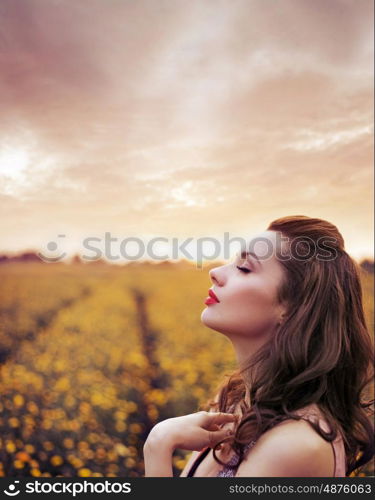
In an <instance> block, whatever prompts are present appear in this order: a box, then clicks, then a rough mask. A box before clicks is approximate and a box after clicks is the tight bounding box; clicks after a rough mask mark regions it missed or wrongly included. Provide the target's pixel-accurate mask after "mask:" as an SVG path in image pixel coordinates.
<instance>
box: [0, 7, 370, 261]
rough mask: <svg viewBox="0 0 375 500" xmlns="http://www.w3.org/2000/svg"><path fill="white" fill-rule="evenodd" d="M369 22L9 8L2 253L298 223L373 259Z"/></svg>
mask: <svg viewBox="0 0 375 500" xmlns="http://www.w3.org/2000/svg"><path fill="white" fill-rule="evenodd" d="M372 11H373V1H372V0H329V1H327V0H314V1H311V0H266V1H265V0H189V1H188V2H187V1H186V0H157V1H156V0H137V1H136V0H81V1H80V2H77V1H76V0H17V1H14V0H1V2H0V213H1V218H0V232H1V240H0V251H1V252H15V251H20V250H23V249H29V248H35V249H39V250H41V251H43V252H44V253H45V254H47V253H48V252H49V250H48V248H47V245H48V244H50V243H51V242H57V243H58V248H57V250H56V252H57V253H59V252H60V250H62V249H65V250H66V251H67V253H68V254H69V252H70V253H71V252H73V251H75V250H77V251H79V250H80V249H81V248H82V242H83V241H84V239H85V238H88V237H89V238H91V237H97V238H99V239H100V241H101V244H102V242H103V235H104V234H105V233H106V232H107V233H109V234H110V235H111V236H112V237H116V238H117V239H118V240H119V241H121V240H123V239H126V238H130V237H136V238H141V239H144V240H145V241H146V240H147V239H150V238H152V237H164V238H167V239H171V238H180V239H181V238H185V237H194V238H198V237H216V238H218V237H220V236H221V235H223V233H224V232H229V233H230V234H231V235H233V236H234V235H239V236H242V237H245V238H246V237H247V236H248V235H249V236H251V235H253V234H255V233H257V232H259V231H263V230H265V229H266V227H267V226H268V224H269V223H270V222H271V221H272V220H274V219H276V218H278V217H282V216H285V215H295V214H302V215H308V216H311V217H319V218H323V219H325V220H328V221H330V222H332V223H333V224H335V225H336V226H337V227H338V228H339V230H340V232H341V233H342V235H343V237H344V239H345V242H346V250H347V251H348V252H349V253H350V254H352V255H353V256H354V257H355V258H358V259H359V258H363V257H367V256H369V257H373V254H374V250H373V240H374V227H373V226H374V218H373V210H374V192H373V184H374V172H373V111H372V110H373V26H372V24H373V23H372V19H373V12H372ZM59 235H60V236H59ZM61 235H62V236H61ZM59 238H60V240H59ZM51 248H52V247H51ZM51 255H52V254H51Z"/></svg>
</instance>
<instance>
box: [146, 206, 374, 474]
mask: <svg viewBox="0 0 375 500" xmlns="http://www.w3.org/2000/svg"><path fill="white" fill-rule="evenodd" d="M209 275H210V279H211V281H212V287H211V288H210V290H209V296H208V297H207V299H206V301H205V303H206V308H205V309H204V310H203V312H202V315H201V320H202V322H203V324H204V325H206V326H207V327H209V328H211V329H212V330H215V331H217V332H220V333H222V334H223V335H225V336H226V337H227V338H228V339H229V340H230V341H231V343H232V345H233V348H234V351H235V355H236V359H237V363H238V369H237V370H235V372H234V373H233V374H231V376H230V377H229V379H228V380H225V382H223V383H222V385H221V387H220V388H219V391H218V394H217V395H216V397H215V400H214V401H212V400H211V401H210V402H208V403H207V405H206V408H207V410H209V411H204V412H197V413H195V414H191V415H185V416H182V417H176V418H171V419H167V420H165V421H162V422H160V423H159V424H157V425H156V426H155V427H154V428H153V429H152V431H151V433H150V434H149V436H148V438H147V441H146V443H145V446H144V458H145V475H146V476H172V475H173V473H172V466H171V460H172V455H173V451H174V449H176V448H182V449H188V450H193V453H192V454H191V456H190V458H189V460H188V462H187V464H186V466H185V468H184V470H183V471H182V473H181V476H182V477H185V476H188V477H191V476H201V477H225V476H246V477H262V476H263V477H270V476H279V477H280V476H286V477H297V476H301V477H304V476H305V477H306V476H312V477H330V476H336V477H338V476H342V477H345V476H348V475H350V473H351V472H352V471H354V470H355V469H357V468H358V467H360V466H362V465H364V464H366V463H367V462H368V461H369V460H371V458H372V457H373V455H374V444H373V434H374V429H373V425H372V424H371V423H370V419H369V416H370V415H371V414H373V412H371V406H372V405H373V400H372V401H370V402H365V400H366V398H368V394H367V391H368V388H369V382H370V381H371V380H372V379H373V363H372V360H373V344H372V341H371V337H370V334H369V331H368V329H367V326H366V321H365V316H364V310H363V303H362V289H361V283H360V276H359V268H358V265H357V264H356V262H355V261H354V260H353V259H352V258H351V257H350V256H349V255H348V254H347V253H346V251H345V249H344V240H343V237H342V235H341V234H340V232H339V230H338V229H337V228H336V227H335V226H334V225H333V224H331V223H329V222H327V221H325V220H322V219H318V218H310V217H306V216H302V215H295V216H287V217H282V218H279V219H277V220H274V221H273V222H272V223H271V224H269V226H268V227H267V230H266V231H264V232H262V233H259V234H256V235H254V236H253V237H252V238H251V240H249V242H248V243H247V245H246V249H245V250H243V251H242V252H239V254H238V255H237V257H236V259H235V260H234V261H232V262H229V263H228V264H225V265H223V266H220V267H216V268H214V269H211V270H210V271H209ZM227 431H229V435H226V432H227Z"/></svg>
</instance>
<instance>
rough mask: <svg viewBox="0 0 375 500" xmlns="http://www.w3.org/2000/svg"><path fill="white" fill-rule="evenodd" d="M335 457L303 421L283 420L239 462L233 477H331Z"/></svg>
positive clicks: (320, 438)
mask: <svg viewBox="0 0 375 500" xmlns="http://www.w3.org/2000/svg"><path fill="white" fill-rule="evenodd" d="M333 474H334V455H333V449H332V445H331V443H329V442H327V441H325V439H323V438H322V437H321V436H320V435H319V434H318V433H317V432H316V431H315V430H314V429H313V428H312V427H311V426H310V425H309V423H308V422H305V421H304V420H298V421H296V420H285V421H284V422H281V423H280V424H278V425H276V426H275V427H273V428H272V429H270V430H268V431H267V432H265V433H264V434H263V435H262V436H261V437H260V438H259V439H258V441H257V442H256V444H255V445H254V446H253V448H251V450H250V452H249V453H248V455H247V457H246V458H245V459H244V460H243V461H242V462H241V464H240V465H239V467H238V469H237V474H236V476H243V477H332V476H333Z"/></svg>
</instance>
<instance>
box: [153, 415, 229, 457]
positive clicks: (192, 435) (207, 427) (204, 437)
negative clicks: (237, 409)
mask: <svg viewBox="0 0 375 500" xmlns="http://www.w3.org/2000/svg"><path fill="white" fill-rule="evenodd" d="M237 418H238V416H237V415H233V414H231V413H223V412H216V413H212V412H207V411H199V412H197V413H192V414H190V415H183V416H182V417H174V418H168V419H166V420H163V421H162V422H159V423H158V424H157V425H155V427H154V428H153V429H152V431H151V432H150V434H149V437H148V438H147V440H149V439H150V440H151V441H154V442H156V443H169V445H170V447H171V448H172V449H175V448H182V449H184V450H195V451H201V450H202V449H203V448H206V447H207V446H209V447H211V448H213V447H214V446H215V444H216V443H218V442H219V441H222V440H223V439H224V438H225V437H228V436H229V435H233V431H232V427H233V425H230V428H228V424H233V423H234V422H236V421H237ZM225 425H226V426H227V427H226V428H225V429H223V428H222V427H223V426H225Z"/></svg>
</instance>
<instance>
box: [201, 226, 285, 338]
mask: <svg viewBox="0 0 375 500" xmlns="http://www.w3.org/2000/svg"><path fill="white" fill-rule="evenodd" d="M276 235H277V233H276V232H275V231H265V232H262V233H259V234H257V235H256V236H254V237H253V238H252V239H251V240H250V241H249V242H248V245H247V247H246V250H247V251H249V250H250V251H251V252H253V253H255V254H256V255H257V256H258V257H259V260H257V259H256V258H255V257H253V256H252V255H248V256H243V257H241V254H240V252H239V255H237V257H236V258H235V260H234V261H233V262H230V263H229V264H226V265H223V266H220V267H215V268H214V269H211V270H210V271H209V275H210V278H211V281H212V283H213V286H212V287H211V290H212V291H213V292H214V294H215V295H216V297H217V298H218V300H219V302H216V301H214V300H211V301H208V302H211V303H208V305H207V307H206V308H205V309H204V310H203V312H202V315H201V320H202V322H203V323H204V324H205V325H206V326H208V327H209V328H212V329H213V330H216V331H218V332H221V333H223V334H227V335H228V336H229V337H231V336H241V337H242V336H246V337H254V338H255V337H257V338H260V337H264V338H265V337H267V335H268V334H271V333H272V331H273V330H274V328H275V327H276V326H277V324H278V323H279V322H281V320H282V313H283V312H284V309H283V308H282V306H281V305H280V304H278V302H277V289H278V287H279V286H280V284H281V281H282V279H283V276H284V269H283V267H282V265H281V264H280V262H279V261H278V260H277V258H276V256H275V248H276ZM265 239H267V241H265ZM237 266H239V267H240V268H241V269H238V267H237Z"/></svg>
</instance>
